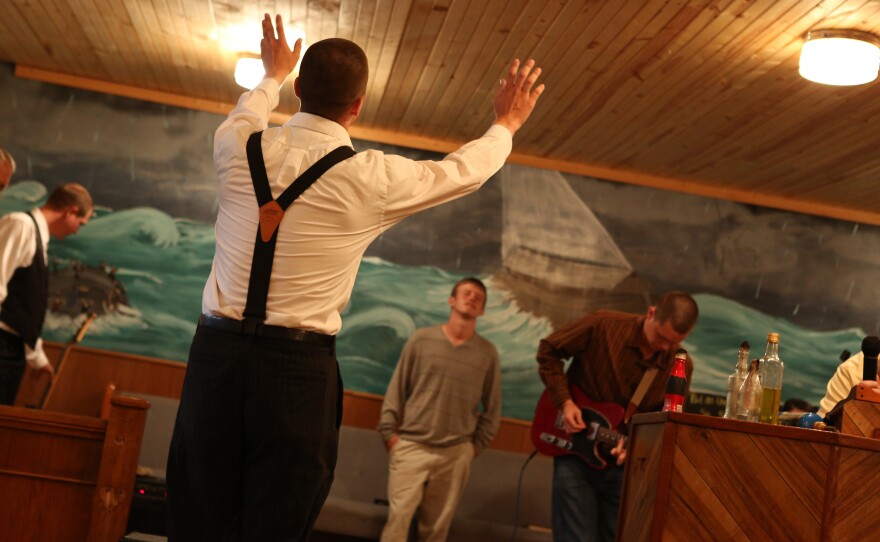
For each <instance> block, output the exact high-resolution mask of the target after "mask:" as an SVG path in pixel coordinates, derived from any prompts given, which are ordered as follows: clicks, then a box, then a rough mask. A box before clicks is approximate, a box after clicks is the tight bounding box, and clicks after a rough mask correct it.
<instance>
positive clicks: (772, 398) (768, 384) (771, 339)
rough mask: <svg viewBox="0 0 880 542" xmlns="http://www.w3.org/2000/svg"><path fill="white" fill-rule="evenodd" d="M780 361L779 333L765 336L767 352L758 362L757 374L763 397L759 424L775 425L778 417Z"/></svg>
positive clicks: (780, 376) (780, 378)
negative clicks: (759, 377) (759, 378)
mask: <svg viewBox="0 0 880 542" xmlns="http://www.w3.org/2000/svg"><path fill="white" fill-rule="evenodd" d="M782 370H783V365H782V360H781V359H780V358H779V333H769V334H768V335H767V350H766V351H765V352H764V356H763V357H761V360H760V368H759V374H760V376H761V387H762V388H763V389H764V395H763V398H762V400H761V414H760V415H759V417H758V421H760V422H761V423H771V424H774V425H775V424H776V423H777V420H778V417H779V400H780V398H781V395H782Z"/></svg>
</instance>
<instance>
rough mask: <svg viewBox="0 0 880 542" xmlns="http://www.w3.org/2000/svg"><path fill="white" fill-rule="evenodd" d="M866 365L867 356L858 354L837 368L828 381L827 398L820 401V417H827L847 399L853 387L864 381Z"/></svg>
mask: <svg viewBox="0 0 880 542" xmlns="http://www.w3.org/2000/svg"><path fill="white" fill-rule="evenodd" d="M864 365H865V355H864V354H863V353H862V352H857V353H856V354H855V355H854V356H852V357H851V358H849V359H848V360H846V361H844V362H843V363H841V364H840V365H839V366H838V367H837V371H835V373H834V376H832V377H831V380H829V381H828V388H827V389H826V390H825V397H823V398H822V400H821V401H819V411H818V412H817V414H819V416H823V417H824V416H825V415H826V414H828V412H830V411H831V409H833V408H834V407H835V406H836V405H837V403H839V402H840V401H843V400H844V399H846V396H847V395H849V392H850V390H852V389H853V386H855V385H857V384H858V383H859V382H861V381H862V370H863V367H864Z"/></svg>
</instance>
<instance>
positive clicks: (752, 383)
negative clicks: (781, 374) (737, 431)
mask: <svg viewBox="0 0 880 542" xmlns="http://www.w3.org/2000/svg"><path fill="white" fill-rule="evenodd" d="M759 366H760V363H759V361H758V360H757V359H753V360H752V363H751V364H750V365H749V374H748V375H747V376H746V379H745V380H743V383H742V386H740V388H739V394H738V395H739V401H737V404H736V419H737V420H743V421H747V422H756V421H758V416H759V415H760V413H761V400H762V397H763V393H764V390H763V388H762V387H761V376H760V375H759V374H758V367H759Z"/></svg>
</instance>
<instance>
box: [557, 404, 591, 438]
mask: <svg viewBox="0 0 880 542" xmlns="http://www.w3.org/2000/svg"><path fill="white" fill-rule="evenodd" d="M562 425H563V426H565V430H566V431H568V432H569V433H577V432H578V431H583V430H584V429H586V427H587V426H586V424H585V423H584V415H583V413H582V412H581V409H580V407H578V406H577V405H576V404H574V401H572V400H571V399H569V400H568V401H566V402H564V403H562Z"/></svg>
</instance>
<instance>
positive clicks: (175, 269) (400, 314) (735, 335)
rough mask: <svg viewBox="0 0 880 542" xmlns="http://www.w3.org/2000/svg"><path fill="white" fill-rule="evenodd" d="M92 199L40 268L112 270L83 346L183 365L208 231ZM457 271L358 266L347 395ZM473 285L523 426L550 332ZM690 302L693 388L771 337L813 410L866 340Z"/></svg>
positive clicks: (57, 320) (704, 297)
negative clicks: (50, 264)
mask: <svg viewBox="0 0 880 542" xmlns="http://www.w3.org/2000/svg"><path fill="white" fill-rule="evenodd" d="M45 196H46V188H45V187H44V186H43V185H42V184H41V183H39V182H36V181H18V182H16V183H13V184H12V185H11V186H10V187H9V189H7V190H6V191H5V192H4V193H3V196H2V198H0V214H5V213H7V212H10V211H17V210H26V209H28V208H30V207H34V206H38V205H40V204H41V203H42V202H43V201H44V200H45ZM97 203H98V206H97V208H96V213H95V217H94V218H93V219H92V220H91V222H89V224H88V225H87V226H85V227H83V228H82V229H81V230H80V233H79V234H78V235H76V236H72V237H68V238H67V239H65V240H63V241H55V240H53V241H52V243H51V245H50V260H54V261H57V264H58V265H59V266H64V265H66V264H67V262H69V261H71V260H78V261H82V262H83V263H85V264H87V265H98V264H99V263H100V262H105V263H106V264H107V265H108V266H111V267H115V268H116V276H117V278H119V280H120V281H121V282H122V283H123V285H124V286H125V289H126V291H127V293H128V298H129V301H130V305H131V306H130V307H122V309H121V310H119V311H117V312H116V313H114V314H112V315H104V316H101V317H100V318H98V319H97V320H96V321H95V323H94V324H93V325H92V327H91V328H90V330H89V333H88V335H87V336H86V338H85V340H84V341H83V344H84V345H85V346H92V347H96V348H104V349H108V350H116V351H121V352H129V353H133V354H141V355H146V356H154V357H159V358H164V359H169V360H177V361H184V360H186V357H187V351H188V348H189V343H190V339H191V338H192V334H193V332H194V331H195V322H196V319H197V318H198V315H199V311H200V307H201V292H202V288H203V286H204V282H205V279H206V278H207V276H208V273H209V271H210V266H211V259H212V258H213V252H214V234H213V226H212V225H211V224H209V223H203V222H198V221H193V220H189V219H179V218H175V217H172V216H170V215H168V214H167V213H165V212H163V211H160V210H158V209H155V208H150V207H135V208H129V209H125V210H119V211H115V210H113V209H110V208H107V207H101V206H100V201H99V202H97ZM466 275H467V273H458V272H450V271H446V270H442V269H439V268H437V267H434V266H408V265H399V264H395V263H391V262H388V261H385V260H383V259H380V258H377V257H368V258H365V259H364V261H363V263H362V265H361V269H360V272H359V274H358V279H357V284H356V286H355V289H354V292H353V294H352V298H351V303H350V304H349V306H348V307H347V308H346V310H345V313H344V314H343V322H344V327H343V331H342V333H341V334H340V336H339V342H338V353H339V362H340V367H341V370H342V374H343V379H344V381H345V385H346V387H347V388H348V389H352V390H356V391H363V392H370V393H378V394H381V393H384V391H385V387H386V386H387V383H388V380H389V379H390V377H391V372H392V371H393V369H394V366H395V364H396V362H397V357H398V356H399V354H400V351H401V349H402V347H403V344H404V342H405V341H406V339H407V337H409V335H410V334H411V333H412V332H413V331H414V330H415V329H416V328H419V327H423V326H429V325H434V324H439V323H442V322H443V321H445V319H446V318H447V316H448V305H447V298H448V296H449V293H450V288H451V286H452V284H453V283H454V282H455V281H456V280H458V279H460V278H463V277H464V276H466ZM478 275H479V274H478ZM480 278H482V279H484V280H485V281H486V283H487V286H488V288H489V301H488V304H487V307H486V314H485V316H483V317H482V318H481V319H480V321H479V324H478V331H479V333H481V334H482V335H484V336H485V337H486V338H488V339H489V340H490V341H492V343H494V344H495V345H496V347H497V348H498V350H499V353H500V355H501V362H502V393H503V414H504V415H505V416H508V417H513V418H520V419H531V416H532V411H533V409H534V404H535V401H536V400H537V397H538V395H539V394H540V393H541V391H542V389H543V385H542V384H541V382H540V381H539V379H538V376H537V372H536V363H535V360H534V353H535V350H536V349H537V345H538V342H539V341H540V339H541V338H542V337H544V336H546V335H547V334H549V333H550V332H551V331H552V326H551V324H550V322H549V320H547V319H546V318H543V317H536V316H534V315H532V314H531V313H529V312H527V311H525V310H522V309H521V308H520V306H519V305H518V304H517V301H516V300H515V299H514V297H513V296H512V295H511V294H510V292H509V291H508V290H507V289H506V288H505V287H504V285H503V284H501V283H500V282H499V281H497V280H496V279H495V278H494V277H493V275H492V274H482V275H480ZM695 297H696V299H697V302H698V304H699V306H700V311H701V316H700V322H699V324H698V326H697V328H696V329H695V330H694V332H693V333H692V334H691V336H690V337H689V338H688V340H687V341H686V343H685V344H684V347H685V348H686V349H688V351H689V352H690V353H691V355H692V357H693V358H694V361H695V365H696V369H695V371H694V378H693V383H692V390H693V391H702V392H708V393H716V394H722V393H723V391H724V384H725V382H726V378H727V375H728V374H730V372H731V371H732V370H733V366H734V363H735V360H736V349H737V348H738V346H739V344H740V342H741V341H742V340H744V339H745V340H748V341H749V343H750V344H751V345H752V356H753V357H757V356H759V355H760V354H761V353H763V348H764V342H765V339H766V334H767V332H768V331H777V332H779V333H780V335H781V343H780V353H781V356H782V358H783V360H784V362H785V378H784V385H783V394H782V395H783V399H785V398H788V397H799V398H803V399H806V400H807V401H809V402H811V403H813V404H816V403H818V400H819V399H820V398H821V396H822V395H823V394H824V385H825V382H827V380H828V378H829V377H830V376H831V374H833V372H834V370H835V367H836V365H837V364H838V363H839V359H838V358H839V355H840V353H841V351H842V350H844V349H848V350H850V351H853V352H855V351H857V350H858V348H859V345H860V343H861V339H862V337H863V336H864V334H865V333H864V332H863V331H862V330H860V329H857V328H847V329H840V330H833V331H822V332H817V331H813V330H809V329H806V328H803V327H800V326H798V325H796V324H793V323H791V322H790V321H788V320H786V319H783V318H777V317H772V316H767V315H765V314H764V313H762V312H759V311H757V310H754V309H751V308H749V307H747V306H744V305H742V304H739V303H737V302H735V301H732V300H730V299H727V298H725V297H722V296H718V295H711V294H699V293H698V294H696V295H695ZM75 320H78V319H73V318H71V317H67V316H54V315H50V317H49V318H48V320H47V322H46V327H45V331H44V337H45V338H47V339H49V340H54V341H61V342H63V341H67V340H68V339H69V338H70V336H71V334H72V333H73V332H74V330H75V328H76V325H77V321H75Z"/></svg>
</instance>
